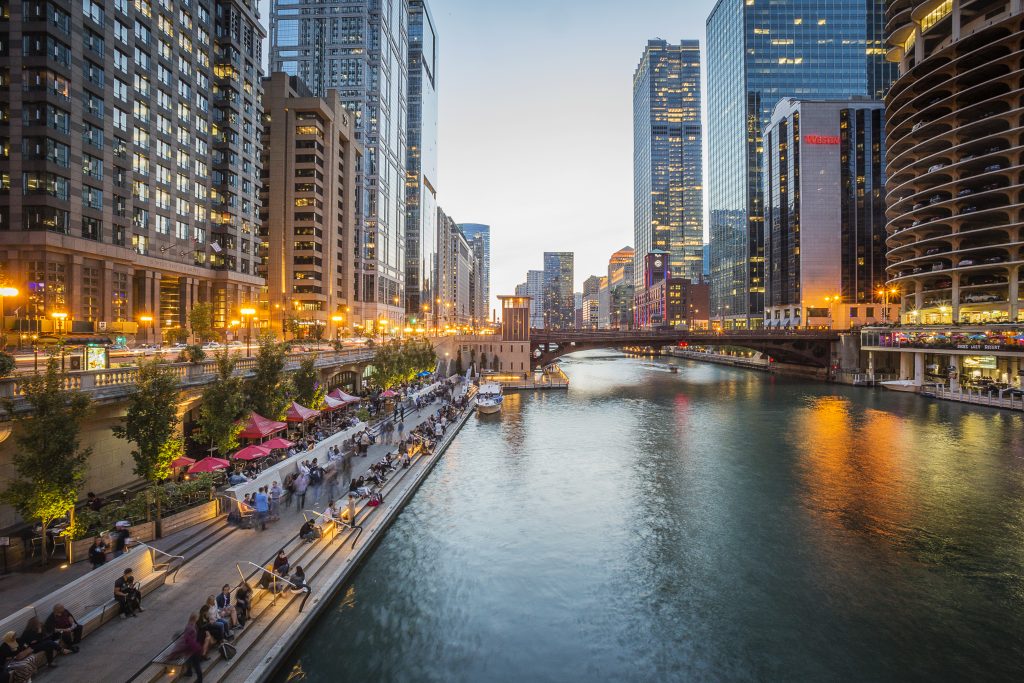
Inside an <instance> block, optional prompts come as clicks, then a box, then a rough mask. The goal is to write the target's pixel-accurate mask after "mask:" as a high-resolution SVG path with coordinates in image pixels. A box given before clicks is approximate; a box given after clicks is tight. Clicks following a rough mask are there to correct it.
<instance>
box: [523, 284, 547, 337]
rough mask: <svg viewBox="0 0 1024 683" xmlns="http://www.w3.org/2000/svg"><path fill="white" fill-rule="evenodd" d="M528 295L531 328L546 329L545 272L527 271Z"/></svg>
mask: <svg viewBox="0 0 1024 683" xmlns="http://www.w3.org/2000/svg"><path fill="white" fill-rule="evenodd" d="M526 295H527V296H529V297H530V327H532V328H534V329H537V330H542V329H544V271H543V270H528V271H526Z"/></svg>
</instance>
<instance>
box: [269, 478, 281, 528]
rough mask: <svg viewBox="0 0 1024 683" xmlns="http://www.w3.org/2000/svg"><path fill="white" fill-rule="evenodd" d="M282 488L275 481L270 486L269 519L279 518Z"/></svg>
mask: <svg viewBox="0 0 1024 683" xmlns="http://www.w3.org/2000/svg"><path fill="white" fill-rule="evenodd" d="M283 495H284V489H282V488H281V485H280V484H278V483H277V482H276V481H275V482H274V483H273V485H271V487H270V519H272V520H274V521H277V520H279V519H281V496H283Z"/></svg>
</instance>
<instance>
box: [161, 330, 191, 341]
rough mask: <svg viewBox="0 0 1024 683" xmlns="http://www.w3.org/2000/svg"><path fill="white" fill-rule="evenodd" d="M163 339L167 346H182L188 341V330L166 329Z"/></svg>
mask: <svg viewBox="0 0 1024 683" xmlns="http://www.w3.org/2000/svg"><path fill="white" fill-rule="evenodd" d="M163 337H164V341H165V342H167V343H168V344H184V343H185V342H187V341H188V330H185V329H183V328H180V327H168V328H167V329H165V330H164V331H163Z"/></svg>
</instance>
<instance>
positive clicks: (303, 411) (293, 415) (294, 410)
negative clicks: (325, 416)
mask: <svg viewBox="0 0 1024 683" xmlns="http://www.w3.org/2000/svg"><path fill="white" fill-rule="evenodd" d="M319 414H320V411H319V410H313V409H312V408H307V407H306V406H300V405H299V404H298V403H296V402H295V401H292V405H291V407H290V408H288V410H287V411H286V412H285V414H284V419H286V420H288V421H289V422H305V421H306V420H312V419H313V418H314V417H316V416H317V415H319Z"/></svg>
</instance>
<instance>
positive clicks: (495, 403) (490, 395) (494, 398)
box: [476, 382, 505, 415]
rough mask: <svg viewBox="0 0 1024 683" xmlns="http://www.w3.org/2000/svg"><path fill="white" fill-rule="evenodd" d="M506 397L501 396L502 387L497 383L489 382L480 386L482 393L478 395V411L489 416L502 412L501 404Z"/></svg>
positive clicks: (479, 392)
mask: <svg viewBox="0 0 1024 683" xmlns="http://www.w3.org/2000/svg"><path fill="white" fill-rule="evenodd" d="M504 400H505V397H504V396H502V394H501V385H500V384H498V383H497V382H487V383H486V384H481V385H480V391H478V392H477V394H476V411H477V412H478V413H483V414H485V415H489V414H491V413H497V412H499V411H500V410H501V403H502V401H504Z"/></svg>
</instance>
